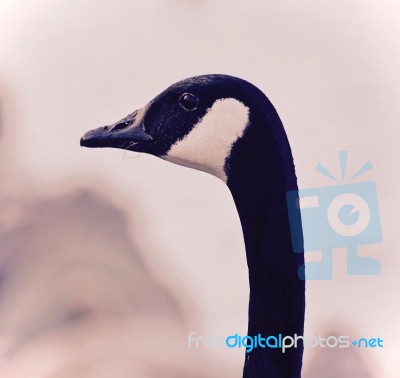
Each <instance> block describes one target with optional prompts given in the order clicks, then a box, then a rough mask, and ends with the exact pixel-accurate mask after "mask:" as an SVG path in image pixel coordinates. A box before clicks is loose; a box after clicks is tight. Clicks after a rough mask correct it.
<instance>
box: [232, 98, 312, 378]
mask: <svg viewBox="0 0 400 378" xmlns="http://www.w3.org/2000/svg"><path fill="white" fill-rule="evenodd" d="M271 108H272V105H271ZM271 114H272V115H271ZM251 117H252V118H251V124H250V125H251V126H250V127H249V128H248V130H247V131H246V134H245V137H244V138H242V139H241V140H239V141H238V142H237V143H236V145H235V146H234V148H233V150H232V153H231V157H230V159H229V161H228V162H227V171H228V182H227V184H228V186H229V188H230V190H231V193H232V195H233V198H234V201H235V203H236V207H237V210H238V213H239V216H240V220H241V223H242V228H243V233H244V240H245V245H246V254H247V263H248V268H249V281H250V302H249V325H248V334H249V336H255V335H258V334H259V333H260V334H261V335H262V336H263V337H265V336H276V337H278V335H279V334H282V336H283V337H284V336H294V335H295V334H297V335H302V334H303V324H304V307H305V300H304V291H305V288H304V281H301V280H299V277H298V270H299V267H300V266H301V265H302V264H304V258H303V255H302V254H296V253H294V252H293V251H292V247H291V236H290V229H289V220H288V212H287V205H286V192H287V191H288V190H295V189H297V184H296V176H295V172H294V166H293V159H292V155H291V151H290V147H289V144H288V141H287V138H286V135H285V132H284V130H283V126H282V124H281V122H280V120H279V117H278V115H277V114H276V112H275V110H274V109H273V108H272V110H271V109H269V110H268V117H265V116H264V115H262V114H260V115H254V114H253V115H251ZM302 353H303V348H302V343H300V344H299V345H298V348H290V349H287V350H286V353H284V354H283V353H282V352H281V350H280V349H279V348H278V349H269V348H265V349H263V348H256V349H254V350H253V351H252V352H250V353H249V354H247V355H246V362H245V367H244V376H245V377H252V378H253V377H271V378H275V377H279V378H281V377H282V378H283V377H290V378H296V377H300V372H301V361H302ZM267 373H269V374H267Z"/></svg>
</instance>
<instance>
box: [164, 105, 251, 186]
mask: <svg viewBox="0 0 400 378" xmlns="http://www.w3.org/2000/svg"><path fill="white" fill-rule="evenodd" d="M248 123H249V108H248V107H247V106H245V105H244V104H243V103H241V102H240V101H238V100H236V99H234V98H225V99H221V100H217V101H215V102H214V104H213V106H212V107H211V108H210V109H208V111H207V113H206V114H205V115H204V117H203V118H202V119H201V120H200V121H199V122H198V123H197V124H196V125H195V126H194V127H193V129H192V130H191V131H190V133H189V134H188V135H186V136H185V138H183V139H182V140H179V141H177V142H176V143H175V144H174V145H173V146H172V147H171V148H170V150H169V151H168V153H167V154H166V155H165V156H164V159H165V160H168V161H171V162H173V163H176V164H179V165H184V166H187V167H190V168H195V169H198V170H201V171H205V172H208V173H211V174H212V175H214V176H217V177H219V178H220V179H221V180H223V181H224V182H226V181H227V177H226V172H225V170H224V166H225V161H226V159H227V158H228V157H229V155H230V152H231V149H232V146H233V144H234V143H235V142H236V141H237V140H238V139H239V138H241V137H242V136H243V134H244V132H245V130H246V127H247V125H248Z"/></svg>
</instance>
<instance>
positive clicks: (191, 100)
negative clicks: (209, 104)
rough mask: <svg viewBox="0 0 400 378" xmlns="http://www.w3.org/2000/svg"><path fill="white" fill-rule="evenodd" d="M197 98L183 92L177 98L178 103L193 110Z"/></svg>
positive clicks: (195, 106) (197, 101) (197, 100)
mask: <svg viewBox="0 0 400 378" xmlns="http://www.w3.org/2000/svg"><path fill="white" fill-rule="evenodd" d="M198 103H199V99H198V98H197V97H196V96H195V95H192V94H191V93H184V94H183V95H182V96H181V97H180V99H179V105H180V106H182V108H183V109H185V110H194V109H196V108H197V104H198Z"/></svg>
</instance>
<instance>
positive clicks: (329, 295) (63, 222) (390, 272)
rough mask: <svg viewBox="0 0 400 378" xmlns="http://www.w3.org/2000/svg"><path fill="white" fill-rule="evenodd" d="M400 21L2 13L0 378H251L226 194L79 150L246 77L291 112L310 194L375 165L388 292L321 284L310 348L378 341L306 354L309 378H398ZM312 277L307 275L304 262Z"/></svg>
mask: <svg viewBox="0 0 400 378" xmlns="http://www.w3.org/2000/svg"><path fill="white" fill-rule="evenodd" d="M399 17H400V2H399V1H397V0H371V1H361V0H357V1H356V0H347V1H343V0H340V1H336V2H333V3H329V4H328V3H326V2H321V1H316V0H303V1H294V0H287V1H280V2H273V1H257V0H254V1H251V2H248V1H247V2H246V1H244V0H241V1H239V0H238V1H232V0H231V1H227V0H220V1H211V0H162V1H161V0H158V1H155V0H146V1H145V0H136V1H127V0H114V1H112V2H111V1H106V0H104V1H103V0H97V1H94V0H82V1H79V2H78V1H74V2H72V1H66V0H55V1H49V0H36V1H27V0H0V214H1V217H0V376H1V377H5V378H21V377H24V378H25V377H32V378H36V377H37V378H64V377H72V376H73V377H96V378H97V377H99V378H103V377H107V378H108V377H118V378H124V377H138V378H142V377H143V378H144V377H146V378H147V377H149V378H152V377H171V378H175V377H240V376H241V370H242V364H243V360H244V354H243V352H242V351H241V350H239V349H237V350H228V351H226V350H215V349H214V350H210V349H206V348H199V349H193V348H192V349H189V348H188V346H187V335H188V333H189V332H191V331H196V333H197V334H198V335H215V336H218V335H227V334H229V333H235V332H237V333H241V334H245V332H246V325H247V302H248V284H247V271H246V261H245V252H244V243H243V238H242V233H241V228H240V224H239V219H238V216H237V213H236V210H235V207H234V204H233V201H232V199H231V197H230V194H229V192H228V190H227V189H226V188H225V186H224V185H223V184H222V183H221V182H219V180H217V179H215V178H213V177H211V176H209V175H207V174H205V173H201V172H197V171H193V170H190V169H186V168H182V167H178V166H173V165H172V164H168V163H166V162H164V161H161V160H158V159H156V158H152V157H149V156H140V157H139V156H138V155H137V154H134V153H124V152H123V151H118V150H112V149H110V150H108V149H99V150H89V149H83V148H80V147H79V139H80V137H81V135H82V134H83V133H84V132H86V131H87V130H89V129H93V128H96V127H99V126H103V125H107V124H110V123H113V122H115V121H116V120H118V119H121V118H122V117H123V116H125V115H127V114H128V113H130V112H132V111H133V110H134V109H137V108H138V107H140V106H142V105H143V104H145V103H146V102H147V101H148V100H150V99H152V98H153V97H154V96H155V95H157V94H158V93H159V92H160V91H162V90H163V89H165V88H166V87H167V86H168V85H170V84H172V83H174V82H175V81H178V80H180V79H183V78H186V77H189V76H194V75H198V74H205V73H226V74H231V75H235V76H239V77H242V78H244V79H247V80H248V81H250V82H252V83H254V84H255V85H257V86H258V87H259V88H261V89H262V90H263V91H264V92H265V93H266V94H267V96H268V97H269V98H270V100H271V101H272V103H273V104H274V105H275V107H276V108H277V110H278V113H279V114H280V116H281V118H282V121H283V123H284V125H285V127H286V131H287V134H288V137H289V140H290V142H291V145H292V149H293V153H294V158H295V162H296V167H297V175H298V178H299V185H300V187H301V188H311V187H318V186H325V185H332V182H330V181H329V180H328V179H327V178H326V177H324V176H322V175H319V174H318V173H317V172H315V170H314V168H315V166H316V164H317V163H318V162H320V163H321V164H323V165H324V166H326V167H327V168H329V169H330V170H331V171H332V173H334V174H337V175H338V176H340V174H339V172H340V167H339V162H338V156H337V153H338V151H349V161H348V170H349V172H353V173H354V172H355V171H356V170H357V169H358V168H359V167H361V165H362V164H363V163H365V162H366V161H367V160H370V161H371V162H372V163H373V167H374V168H373V169H372V170H370V171H368V172H367V173H365V174H364V175H363V176H360V178H359V180H358V181H360V182H361V181H375V182H376V185H377V191H378V200H379V207H380V217H381V225H382V233H383V242H382V243H379V244H374V245H368V246H362V247H360V252H361V254H362V255H365V256H370V257H374V258H377V259H379V261H380V262H381V264H382V273H381V275H379V276H362V277H359V276H347V274H346V255H345V251H344V250H341V249H338V250H337V251H335V253H334V259H333V260H334V263H333V267H334V268H333V269H334V275H333V280H331V281H309V282H307V310H306V334H307V335H310V336H312V335H318V334H319V333H320V334H322V335H324V334H325V335H329V334H331V335H340V334H342V335H343V334H344V335H349V336H350V337H354V338H360V337H367V338H370V337H380V338H382V339H383V340H384V348H381V349H371V348H369V349H357V348H355V349H322V348H319V349H309V350H306V351H305V356H304V369H303V376H304V377H305V378H320V377H324V378H325V377H328V378H329V377H335V378H341V377H346V378H347V377H356V378H358V377H363V378H375V377H380V378H395V377H399V374H400V373H399V372H400V361H399V359H398V356H399V353H400V343H399V340H398V335H400V322H399V319H400V303H399V300H398V299H396V298H398V290H399V288H400V286H399V283H400V282H399V274H398V264H399V262H400V256H399V253H398V251H397V249H398V242H397V239H396V232H397V231H398V212H397V211H396V210H399V209H400V208H399V199H398V198H399V197H398V193H399V191H400V180H399V175H398V165H399V158H398V148H399V137H400V132H399V121H400V110H399V109H400V107H399V101H400V71H399V67H400V48H399V44H398V36H399V33H400V23H399ZM307 258H308V257H307Z"/></svg>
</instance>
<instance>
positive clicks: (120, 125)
mask: <svg viewBox="0 0 400 378" xmlns="http://www.w3.org/2000/svg"><path fill="white" fill-rule="evenodd" d="M130 124H131V122H128V121H126V122H121V123H118V124H117V125H115V126H114V127H113V128H112V130H111V131H119V130H123V129H126V128H127V127H128V126H129V125H130Z"/></svg>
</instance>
